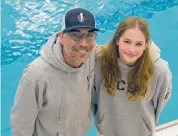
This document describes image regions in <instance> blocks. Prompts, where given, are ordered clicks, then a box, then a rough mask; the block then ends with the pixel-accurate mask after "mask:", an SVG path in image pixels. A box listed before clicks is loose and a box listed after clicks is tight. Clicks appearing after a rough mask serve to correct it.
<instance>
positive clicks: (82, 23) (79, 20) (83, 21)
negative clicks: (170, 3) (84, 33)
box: [62, 8, 99, 32]
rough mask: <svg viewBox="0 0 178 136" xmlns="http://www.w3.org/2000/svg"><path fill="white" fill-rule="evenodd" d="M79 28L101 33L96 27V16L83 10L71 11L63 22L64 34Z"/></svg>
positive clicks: (75, 9)
mask: <svg viewBox="0 0 178 136" xmlns="http://www.w3.org/2000/svg"><path fill="white" fill-rule="evenodd" d="M77 28H92V29H93V30H94V31H99V29H97V28H96V27H95V18H94V15H93V14H92V13H91V12H89V11H88V10H86V9H83V8H74V9H71V10H69V11H68V12H67V13H66V14H65V15H64V17H63V20H62V31H63V32H65V31H70V30H72V29H77Z"/></svg>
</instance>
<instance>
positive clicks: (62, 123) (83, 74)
mask: <svg viewBox="0 0 178 136" xmlns="http://www.w3.org/2000/svg"><path fill="white" fill-rule="evenodd" d="M59 41H60V40H59V37H58V36H57V34H54V35H53V36H52V37H51V38H50V39H49V40H48V42H47V43H46V45H44V47H43V48H42V50H41V52H40V55H41V56H40V57H38V58H37V59H36V60H34V61H33V62H32V63H31V64H30V65H28V66H27V67H26V68H25V70H24V73H23V76H22V78H21V80H20V83H19V86H18V89H17V93H16V96H15V104H14V106H13V108H12V111H11V117H10V118H11V126H12V134H13V136H84V135H85V134H86V132H87V131H88V130H89V129H90V128H91V120H90V115H89V113H90V112H89V110H90V103H91V88H92V87H91V86H92V83H93V78H94V59H95V53H94V50H93V51H92V54H91V55H90V57H89V58H88V60H87V61H86V62H85V63H84V64H83V65H82V66H81V67H80V68H72V67H70V66H68V65H67V64H66V63H65V61H64V58H63V55H62V53H61V47H62V46H61V45H60V42H59Z"/></svg>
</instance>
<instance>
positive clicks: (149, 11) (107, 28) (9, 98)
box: [1, 0, 178, 136]
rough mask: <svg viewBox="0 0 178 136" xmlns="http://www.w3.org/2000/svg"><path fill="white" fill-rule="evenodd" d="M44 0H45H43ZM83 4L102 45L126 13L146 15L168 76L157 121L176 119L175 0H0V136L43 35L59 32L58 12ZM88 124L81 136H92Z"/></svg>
mask: <svg viewBox="0 0 178 136" xmlns="http://www.w3.org/2000/svg"><path fill="white" fill-rule="evenodd" d="M48 1H49V0H48ZM75 6H78V7H84V8H86V9H88V10H90V11H92V12H93V13H94V14H95V15H96V19H97V27H98V28H100V29H101V32H100V33H98V37H97V42H98V44H102V45H104V44H106V43H107V42H108V41H109V40H110V38H111V37H112V34H113V33H114V31H115V29H116V26H117V25H118V24H119V23H120V22H121V20H123V19H124V18H126V17H127V16H132V15H134V16H140V17H144V18H146V19H147V21H148V22H149V26H150V31H151V38H152V40H153V41H154V42H155V43H156V44H157V45H158V46H159V47H160V48H161V52H162V53H161V55H162V57H163V58H164V59H165V60H167V61H168V62H169V65H170V69H171V71H172V74H173V90H172V98H171V100H170V101H169V103H168V104H167V106H166V108H165V109H164V111H163V112H162V114H161V118H160V121H159V123H158V124H163V123H165V122H169V121H172V120H175V119H178V110H177V109H176V108H175V107H177V105H178V99H177V96H178V84H176V83H177V81H178V65H177V59H176V58H177V56H176V55H177V53H178V47H177V46H178V44H177V39H178V17H177V15H178V0H172V1H170V0H142V2H140V0H127V2H125V1H124V0H117V2H116V0H103V1H100V0H90V1H89V0H86V1H80V0H75V1H72V2H71V0H65V2H64V1H61V0H60V1H58V2H57V1H55V0H52V1H51V2H50V3H47V2H46V1H45V0H33V1H28V2H27V1H20V0H16V1H13V0H4V1H2V41H1V42H2V45H1V46H2V47H1V49H2V50H1V58H2V61H1V64H2V65H1V72H2V74H1V75H2V93H1V96H2V97H1V100H2V101H1V103H2V105H1V106H2V107H1V110H2V111H1V112H2V114H1V119H2V121H1V122H2V123H1V125H2V127H1V133H2V136H11V132H10V131H11V130H10V121H9V116H10V109H11V108H12V105H13V99H14V95H15V92H16V88H17V85H18V81H19V79H20V77H21V74H22V71H23V69H24V67H25V65H26V64H28V63H29V62H31V61H32V60H33V59H34V58H36V57H37V56H38V54H39V52H38V50H39V49H40V47H41V46H42V45H43V44H44V43H45V42H46V41H47V38H48V36H50V35H51V34H52V33H53V32H55V31H58V30H60V28H61V25H60V22H61V17H62V15H63V14H64V13H65V12H66V11H67V10H68V9H70V8H72V7H75ZM95 133H96V130H95V128H92V129H91V130H90V131H89V133H88V135H87V136H94V135H95Z"/></svg>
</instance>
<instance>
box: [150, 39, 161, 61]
mask: <svg viewBox="0 0 178 136" xmlns="http://www.w3.org/2000/svg"><path fill="white" fill-rule="evenodd" d="M160 54H161V50H160V48H159V47H158V46H157V45H156V44H155V43H154V42H153V41H151V45H150V56H151V58H152V60H153V62H154V63H155V62H156V61H157V60H158V59H159V58H160V57H161V55H160Z"/></svg>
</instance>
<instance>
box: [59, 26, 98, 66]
mask: <svg viewBox="0 0 178 136" xmlns="http://www.w3.org/2000/svg"><path fill="white" fill-rule="evenodd" d="M59 36H60V42H61V44H62V45H63V55H64V59H65V61H66V63H67V64H68V65H70V66H72V67H79V66H80V65H81V64H82V63H84V62H85V61H86V60H87V59H88V57H89V55H90V54H91V51H92V49H93V47H94V46H95V44H96V42H95V38H96V34H95V32H94V31H93V30H92V29H89V28H78V29H75V30H72V31H69V32H65V33H62V32H60V34H59Z"/></svg>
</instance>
